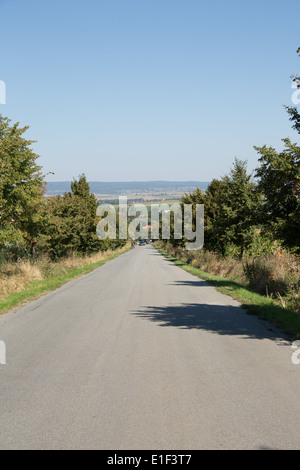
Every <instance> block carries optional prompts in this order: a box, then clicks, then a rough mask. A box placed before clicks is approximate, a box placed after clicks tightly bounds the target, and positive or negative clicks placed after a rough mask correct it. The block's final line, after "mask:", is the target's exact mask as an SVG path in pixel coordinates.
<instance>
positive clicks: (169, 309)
mask: <svg viewBox="0 0 300 470" xmlns="http://www.w3.org/2000/svg"><path fill="white" fill-rule="evenodd" d="M132 314H133V315H136V316H138V317H140V318H143V319H145V320H149V321H151V322H154V323H157V324H158V326H160V327H174V328H179V329H183V330H192V329H198V330H205V331H209V332H210V333H214V334H219V335H229V336H240V337H242V338H244V339H265V338H269V339H273V340H274V339H285V338H284V336H282V337H281V336H280V338H279V337H278V332H276V334H275V332H274V331H270V330H269V329H268V327H267V325H266V324H264V323H263V322H260V321H258V319H256V318H255V317H252V316H249V315H247V314H246V312H245V311H244V310H243V309H242V308H241V307H235V306H230V305H209V304H199V303H192V304H180V305H169V306H165V307H158V306H145V307H142V308H141V309H140V310H139V311H134V312H132Z"/></svg>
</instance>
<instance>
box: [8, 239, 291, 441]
mask: <svg viewBox="0 0 300 470" xmlns="http://www.w3.org/2000/svg"><path fill="white" fill-rule="evenodd" d="M0 340H2V341H4V342H5V344H6V348H7V364H6V365H0V404H1V405H0V407H1V408H0V449H115V450H132V449H145V450H153V449H166V450H172V449H181V450H188V449H299V448H300V437H299V436H300V400H299V393H300V392H299V391H300V365H293V364H292V362H291V355H292V352H293V350H292V349H291V345H290V343H288V342H286V341H284V339H282V338H281V337H280V336H278V334H277V333H276V332H274V331H270V329H269V327H268V325H266V324H264V323H262V322H261V321H259V320H258V319H257V318H255V317H252V316H250V315H247V314H246V313H245V311H244V310H243V309H241V308H240V307H239V304H238V303H237V302H236V301H234V300H233V299H231V298H229V297H227V296H224V295H222V294H220V293H218V292H217V291H216V290H215V289H214V288H213V287H210V286H208V285H207V284H206V283H205V282H202V281H200V280H199V279H198V278H195V277H193V276H191V275H190V274H188V273H186V272H185V271H183V270H181V269H180V268H178V267H176V266H174V265H173V264H172V263H171V262H169V261H167V260H165V259H164V258H163V257H162V256H160V255H159V254H158V253H157V251H156V250H155V249H154V248H153V247H151V246H145V247H137V248H136V249H135V250H131V251H130V252H128V253H126V254H124V255H122V256H120V257H118V258H116V259H114V260H112V261H111V262H109V263H107V264H105V265H104V266H102V267H101V268H99V269H97V270H96V271H94V272H93V273H91V274H88V275H87V276H85V277H83V278H81V279H79V280H76V281H73V282H71V283H69V284H67V285H65V286H64V287H62V288H61V289H59V290H57V291H55V292H53V293H51V294H49V295H46V296H44V297H42V298H41V299H39V300H38V301H35V302H32V303H29V304H27V305H26V306H25V307H23V308H21V309H19V310H17V311H16V312H11V313H9V314H6V315H4V316H2V317H1V318H0Z"/></svg>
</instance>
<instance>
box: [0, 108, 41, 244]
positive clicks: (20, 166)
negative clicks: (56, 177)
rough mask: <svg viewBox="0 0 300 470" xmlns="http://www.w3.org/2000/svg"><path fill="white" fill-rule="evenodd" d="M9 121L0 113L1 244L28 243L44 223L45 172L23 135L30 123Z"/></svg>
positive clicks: (28, 141)
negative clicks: (21, 123) (23, 124)
mask: <svg viewBox="0 0 300 470" xmlns="http://www.w3.org/2000/svg"><path fill="white" fill-rule="evenodd" d="M10 122H11V121H10V120H9V119H8V118H6V117H3V116H2V115H0V229H1V230H0V246H3V245H7V244H10V245H12V244H16V243H23V244H24V243H25V244H27V245H29V244H30V242H32V243H34V241H35V237H36V236H37V235H38V233H39V230H40V227H41V226H42V224H43V217H44V212H43V207H44V206H43V192H44V182H43V180H44V175H43V174H42V172H41V167H40V166H39V165H38V164H37V159H38V155H36V154H35V153H34V152H33V150H32V149H31V148H30V146H31V144H32V143H33V141H31V140H27V139H25V138H24V137H23V134H24V133H25V132H26V131H27V129H28V126H26V127H23V128H20V127H19V123H16V124H14V125H12V126H11V125H10Z"/></svg>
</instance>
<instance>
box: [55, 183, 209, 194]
mask: <svg viewBox="0 0 300 470" xmlns="http://www.w3.org/2000/svg"><path fill="white" fill-rule="evenodd" d="M89 185H90V188H91V192H92V193H94V194H111V195H126V194H128V193H130V194H132V193H138V194H140V193H154V192H155V193H158V192H161V193H170V192H171V193H174V192H176V193H182V194H184V193H185V192H191V191H194V189H196V188H197V187H198V188H200V189H202V190H203V191H205V190H206V188H207V186H208V185H209V182H207V181H125V182H111V183H110V182H102V181H90V182H89ZM68 191H71V183H70V181H57V182H48V183H47V188H46V195H47V196H54V195H56V194H63V193H65V192H68Z"/></svg>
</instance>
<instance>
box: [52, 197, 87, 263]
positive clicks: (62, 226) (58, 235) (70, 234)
mask: <svg viewBox="0 0 300 470" xmlns="http://www.w3.org/2000/svg"><path fill="white" fill-rule="evenodd" d="M47 214H48V224H47V226H46V228H45V232H46V235H48V243H47V249H48V251H49V253H50V254H51V255H52V257H53V258H60V257H63V256H67V255H69V254H72V255H73V256H74V255H75V253H76V252H86V251H87V250H86V245H87V238H88V237H89V236H90V232H89V228H90V225H91V216H90V213H89V212H88V211H87V209H86V204H85V201H84V200H83V199H82V198H80V197H78V196H76V195H74V194H72V193H65V194H64V195H63V196H56V197H53V198H50V199H49V201H48V204H47Z"/></svg>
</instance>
